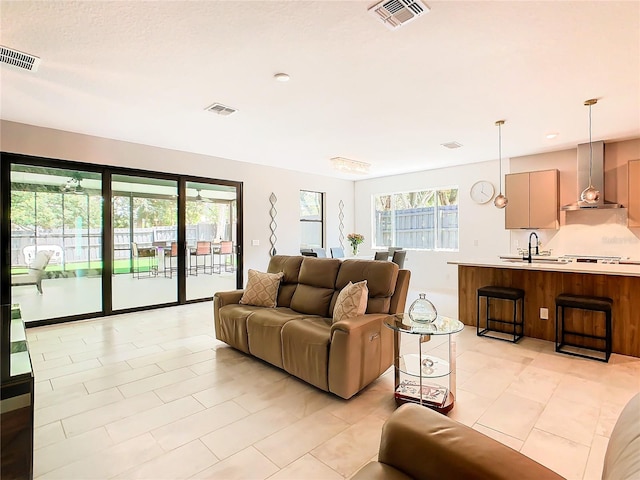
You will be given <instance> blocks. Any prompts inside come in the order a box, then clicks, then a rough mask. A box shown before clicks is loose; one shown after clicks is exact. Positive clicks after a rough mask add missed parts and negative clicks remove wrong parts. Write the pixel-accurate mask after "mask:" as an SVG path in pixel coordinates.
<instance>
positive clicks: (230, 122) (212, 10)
mask: <svg viewBox="0 0 640 480" xmlns="http://www.w3.org/2000/svg"><path fill="white" fill-rule="evenodd" d="M373 3H374V2H368V1H310V2H305V1H258V2H251V1H189V2H182V1H176V2H169V1H162V2H160V1H155V2H143V1H118V2H111V1H107V2H100V1H91V2H89V1H77V2H76V1H53V0H52V1H46V2H45V1H22V0H21V1H4V0H2V1H1V3H0V8H1V9H0V18H1V20H0V31H1V34H0V40H1V42H0V43H1V44H2V45H5V46H7V47H10V48H15V49H18V50H21V51H24V52H28V53H31V54H33V55H36V56H39V57H41V59H42V63H41V65H40V68H39V70H38V72H36V73H30V72H25V71H21V70H18V69H16V68H14V67H10V66H6V65H2V66H1V67H0V74H1V77H0V82H1V83H0V92H1V98H0V100H1V103H0V116H1V118H2V119H5V120H11V121H15V122H22V123H27V124H33V125H39V126H45V127H51V128H56V129H62V130H68V131H73V132H80V133H85V134H90V135H97V136H100V137H107V138H114V139H119V140H125V141H130V142H136V143H143V144H149V145H156V146H160V147H166V148H172V149H177V150H184V151H190V152H197V153H202V154H207V155H213V156H218V157H225V158H229V159H233V160H239V161H243V162H252V163H258V164H265V165H273V166H278V167H283V168H288V169H294V170H301V171H306V172H312V173H318V174H322V175H331V176H336V177H341V178H353V179H360V178H367V177H362V176H345V175H344V174H341V173H338V172H336V171H333V170H332V169H331V168H330V165H329V158H331V157H335V156H342V157H347V158H351V159H354V160H358V161H364V162H368V163H370V164H371V165H372V167H371V174H370V175H369V176H370V177H373V176H383V175H390V174H396V173H404V172H411V171H418V170H426V169H431V168H437V167H442V166H448V165H457V164H465V163H472V162H479V161H486V160H493V159H497V158H498V151H497V150H498V131H497V127H495V126H494V122H495V121H496V120H499V119H506V124H505V125H504V127H503V157H510V156H519V155H527V154H534V153H539V152H543V151H549V150H558V149H563V148H572V147H575V145H576V144H578V143H584V142H587V141H588V139H589V135H588V110H587V107H585V106H583V102H584V100H586V99H588V98H592V97H597V98H599V99H600V101H599V102H598V104H597V105H595V106H594V107H593V139H594V140H600V139H607V140H613V139H626V138H632V137H637V136H640V2H638V1H626V2H610V1H575V2H561V1H516V2H507V1H469V2H461V1H429V0H427V4H428V5H429V6H430V7H431V12H429V13H428V14H426V15H423V16H422V17H420V18H418V19H416V20H415V21H413V22H411V23H409V24H407V25H405V26H403V27H401V28H400V29H398V30H397V31H390V30H388V29H387V28H386V27H385V26H383V25H382V24H381V23H379V22H378V21H377V20H376V19H375V18H374V17H372V16H371V15H370V14H369V13H368V12H367V9H368V7H369V6H371V5H372V4H373ZM277 72H286V73H288V74H289V75H291V81H290V82H288V83H280V82H276V81H275V80H274V79H273V75H274V74H275V73H277ZM214 102H221V103H223V104H225V105H228V106H231V107H234V108H237V109H238V112H237V113H235V114H234V115H232V116H228V117H223V116H219V115H216V114H213V113H209V112H206V111H205V110H204V109H205V107H207V106H209V105H210V104H212V103H214ZM549 132H558V133H559V136H558V137H557V138H555V139H553V140H548V139H547V138H546V137H545V136H546V134H547V133H549ZM450 141H457V142H459V143H461V144H463V147H462V148H459V149H457V150H448V149H446V148H444V147H442V146H440V144H441V143H444V142H450Z"/></svg>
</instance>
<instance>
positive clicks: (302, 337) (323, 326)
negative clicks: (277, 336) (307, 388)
mask: <svg viewBox="0 0 640 480" xmlns="http://www.w3.org/2000/svg"><path fill="white" fill-rule="evenodd" d="M310 258H311V257H310ZM330 339H331V319H330V318H319V317H315V318H303V319H298V320H292V321H290V322H287V324H286V325H284V326H283V327H282V357H283V363H284V369H285V370H286V371H287V372H289V373H290V374H291V375H295V376H296V377H298V378H301V379H302V380H304V381H305V382H308V383H310V384H311V385H315V386H316V387H318V388H321V389H322V390H325V391H326V390H329V381H328V375H329V342H330Z"/></svg>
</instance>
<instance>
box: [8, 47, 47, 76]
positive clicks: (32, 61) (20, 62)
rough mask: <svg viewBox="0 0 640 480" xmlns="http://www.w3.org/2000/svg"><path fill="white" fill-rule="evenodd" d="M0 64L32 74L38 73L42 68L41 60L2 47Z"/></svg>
mask: <svg viewBox="0 0 640 480" xmlns="http://www.w3.org/2000/svg"><path fill="white" fill-rule="evenodd" d="M0 63H6V64H8V65H13V66H14V67H18V68H21V69H22V70H28V71H30V72H37V71H38V67H39V66H40V58H38V57H35V56H33V55H29V54H28V53H24V52H19V51H18V50H14V49H13V48H8V47H5V46H3V45H0Z"/></svg>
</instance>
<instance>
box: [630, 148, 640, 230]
mask: <svg viewBox="0 0 640 480" xmlns="http://www.w3.org/2000/svg"><path fill="white" fill-rule="evenodd" d="M628 169H629V171H628V181H629V188H628V192H629V206H628V210H627V214H628V216H629V226H630V227H640V188H638V186H639V185H640V160H630V161H629V163H628Z"/></svg>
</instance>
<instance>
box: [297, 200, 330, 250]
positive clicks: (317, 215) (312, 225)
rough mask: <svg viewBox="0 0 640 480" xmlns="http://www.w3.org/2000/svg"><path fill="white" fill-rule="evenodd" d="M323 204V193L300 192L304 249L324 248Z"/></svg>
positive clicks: (301, 237)
mask: <svg viewBox="0 0 640 480" xmlns="http://www.w3.org/2000/svg"><path fill="white" fill-rule="evenodd" d="M323 204H324V198H323V194H322V193H320V192H309V191H307V190H300V233H301V235H300V239H301V240H300V243H301V245H300V246H301V247H303V248H313V247H322V246H324V241H323V239H324V212H323Z"/></svg>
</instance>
